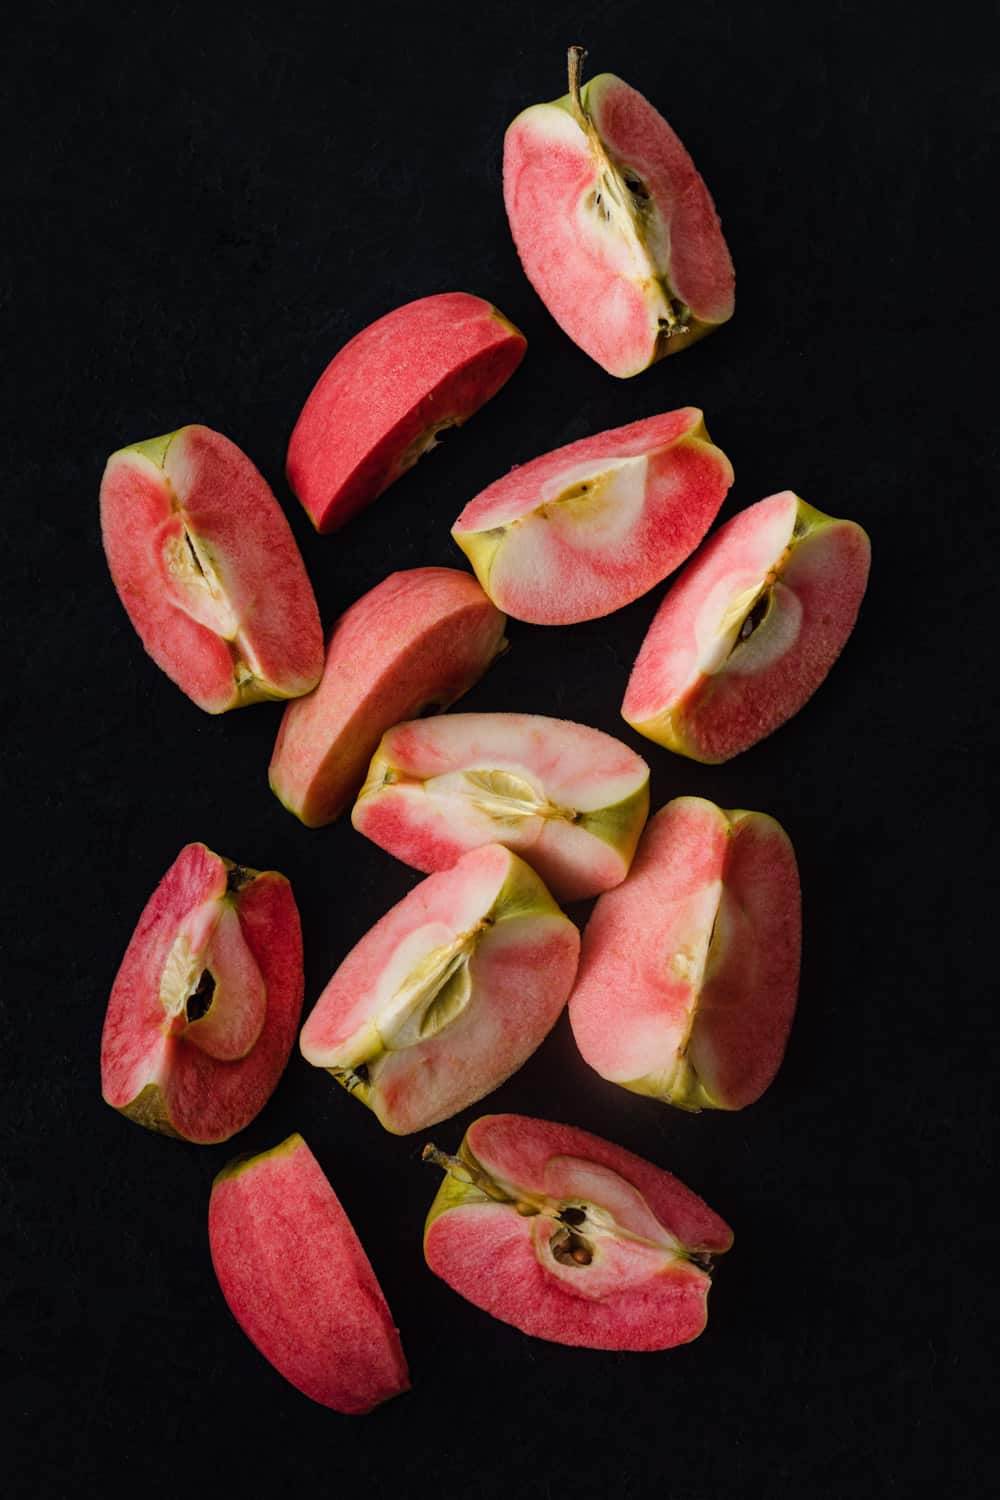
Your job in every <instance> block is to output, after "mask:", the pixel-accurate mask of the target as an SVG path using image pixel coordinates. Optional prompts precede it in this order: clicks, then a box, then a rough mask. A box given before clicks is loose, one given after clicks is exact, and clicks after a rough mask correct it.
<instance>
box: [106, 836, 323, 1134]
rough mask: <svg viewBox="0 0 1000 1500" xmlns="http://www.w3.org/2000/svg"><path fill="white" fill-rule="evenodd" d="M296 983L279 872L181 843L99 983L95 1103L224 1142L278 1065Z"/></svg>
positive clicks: (294, 928) (293, 940)
mask: <svg viewBox="0 0 1000 1500" xmlns="http://www.w3.org/2000/svg"><path fill="white" fill-rule="evenodd" d="M302 990H303V971H302V932H301V927H300V925H299V914H298V910H297V908H296V906H295V900H294V898H293V896H292V890H291V886H290V885H289V884H288V881H287V880H286V879H285V877H284V876H283V875H279V874H277V872H276V871H274V870H268V871H265V872H264V873H259V872H258V871H256V870H249V869H246V868H245V867H244V866H242V865H234V864H233V863H232V861H231V860H226V859H222V858H221V857H220V856H219V855H218V854H213V853H212V851H211V850H210V849H206V848H205V846H204V844H188V845H187V846H186V847H185V848H184V849H182V850H181V852H180V854H179V855H178V856H177V858H176V860H175V861H174V863H173V864H172V865H171V867H170V869H169V870H168V871H167V873H166V875H165V876H164V877H163V879H162V881H161V882H160V884H159V885H158V886H157V888H156V890H155V891H154V892H153V895H152V896H151V897H150V900H149V902H148V903H147V905H146V909H145V911H144V912H143V914H142V916H141V917H140V919H139V924H138V926H137V927H136V930H135V932H134V933H133V935H132V940H131V942H130V943H129V945H128V948H127V950H126V952H125V957H124V958H123V959H122V963H121V967H120V968H119V970H118V975H117V978H116V979H115V983H114V987H113V989H112V991H111V998H110V1000H109V1002H108V1010H107V1015H106V1016H105V1021H104V1032H103V1035H102V1038H101V1087H102V1091H103V1094H104V1098H105V1100H106V1101H107V1103H108V1104H110V1105H112V1106H113V1107H114V1108H115V1109H118V1110H121V1112H122V1113H123V1114H125V1115H127V1116H128V1117H129V1119H132V1120H135V1121H136V1122H137V1123H138V1124H140V1125H146V1126H148V1127H149V1128H150V1129H152V1130H159V1131H162V1132H163V1133H164V1134H166V1135H176V1136H181V1137H183V1138H184V1139H185V1140H189V1141H197V1142H201V1143H208V1142H213V1141H224V1140H228V1138H229V1137H230V1136H231V1135H235V1134H236V1132H237V1131H238V1130H242V1129H243V1127H244V1126H245V1125H248V1124H249V1123H250V1121H251V1120H252V1119H253V1118H254V1116H255V1115H256V1114H257V1113H258V1111H259V1110H261V1109H262V1108H263V1106H264V1104H265V1103H266V1102H267V1100H268V1098H269V1097H270V1095H271V1093H272V1092H273V1090H274V1087H275V1085H276V1084H277V1082H278V1079H279V1078H280V1076H281V1074H282V1071H283V1070H284V1067H285V1064H286V1062H287V1061H288V1054H289V1052H290V1051H291V1046H292V1042H293V1041H294V1039H295V1030H296V1027H297V1026H298V1022H299V1016H300V1013H301V1009H302Z"/></svg>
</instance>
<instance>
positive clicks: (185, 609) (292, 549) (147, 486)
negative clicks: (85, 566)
mask: <svg viewBox="0 0 1000 1500" xmlns="http://www.w3.org/2000/svg"><path fill="white" fill-rule="evenodd" d="M101 531H102V534H103V537H104V551H105V554H106V556H107V559H108V566H109V568H110V569H111V577H112V579H113V580H114V585H115V588H116V589H117V590H118V596H119V598H120V599H121V601H122V603H123V604H124V606H125V609H126V612H127V614H128V617H129V619H130V620H131V621H132V624H133V625H134V626H135V629H136V630H137V632H138V634H139V638H140V640H141V641H142V644H143V645H144V646H145V648H146V650H147V651H148V652H149V654H150V656H151V657H152V658H153V660H154V661H155V662H156V664H157V666H158V667H161V668H162V669H163V671H164V672H166V674H167V676H168V677H170V678H171V679H172V681H174V682H175V683H176V684H177V686H178V687H179V688H180V689H181V690H182V692H185V693H186V694H187V695H188V697H189V698H191V699H192V701H193V702H195V703H197V705H198V707H199V708H203V709H205V711H206V712H207V713H212V714H218V713H223V712H224V711H225V710H226V709H229V708H239V707H242V706H243V705H244V704H247V703H258V702H260V701H261V700H263V699H267V698H297V697H300V696H301V694H303V693H308V692H309V691H310V689H311V688H314V687H315V686H316V683H317V682H318V681H319V675H320V672H321V671H322V669H323V632H322V627H321V625H320V619H319V612H318V610H317V608H316V600H315V598H314V596H313V591H312V585H311V584H310V582H309V579H308V576H307V574H306V570H305V566H304V564H303V562H302V558H301V556H300V554H299V550H298V548H297V546H296V545H295V538H294V537H293V536H292V532H291V529H290V527H289V525H288V522H287V521H286V519H285V516H284V513H283V512H282V510H281V508H280V506H279V505H278V502H277V501H276V500H275V498H274V496H273V495H272V493H271V491H270V489H269V487H268V485H267V483H266V481H265V480H264V478H263V477H262V475H261V474H259V473H258V471H257V470H256V469H255V468H254V466H253V464H252V463H251V462H250V460H249V458H247V456H246V454H245V453H243V452H241V450H240V449H239V448H237V447H236V444H235V443H231V442H230V441H229V439H228V438H226V437H223V436H222V434H221V433H220V432H213V431H212V430H211V429H210V428H208V427H197V426H194V427H182V428H180V430H179V431H178V432H171V433H168V434H167V436H166V437H159V438H152V439H150V441H149V442H146V443H136V444H135V445H134V446H133V447H131V448H123V449H122V450H121V451H120V452H118V453H113V454H112V455H111V457H110V458H109V459H108V463H107V468H106V469H105V471H104V478H103V480H102V481H101Z"/></svg>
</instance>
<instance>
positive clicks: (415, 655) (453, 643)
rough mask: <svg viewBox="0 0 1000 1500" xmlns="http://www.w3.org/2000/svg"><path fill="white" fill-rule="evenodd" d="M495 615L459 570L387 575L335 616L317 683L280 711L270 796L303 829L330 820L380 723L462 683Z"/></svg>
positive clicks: (427, 707) (495, 635)
mask: <svg viewBox="0 0 1000 1500" xmlns="http://www.w3.org/2000/svg"><path fill="white" fill-rule="evenodd" d="M505 623H506V622H505V620H504V617H503V615H502V614H501V613H500V612H499V610H497V609H496V608H495V607H494V606H493V605H492V604H491V603H490V601H489V599H487V597H486V595H485V594H484V593H483V591H482V589H481V588H480V587H479V585H478V584H477V583H476V580H475V579H474V578H471V577H470V576H469V574H468V573H461V572H459V571H457V569H455V568H411V569H409V570H407V571H405V572H402V573H392V574H390V575H389V577H388V578H386V579H384V580H383V582H382V583H380V584H378V585H377V586H376V587H375V588H373V589H371V590H369V592H368V593H367V594H364V595H363V596H362V597H361V598H360V599H358V600H357V602H356V603H354V604H352V605H351V607H350V609H348V610H346V611H345V613H344V614H343V615H341V617H340V619H339V620H338V621H337V623H336V624H335V625H334V627H333V630H332V631H331V633H330V638H329V641H328V643H327V649H326V663H325V666H324V668H323V676H322V679H321V681H320V684H319V687H318V688H317V689H316V691H315V692H314V693H312V694H311V695H310V696H309V697H308V698H304V699H302V700H301V701H300V702H299V703H297V704H289V706H288V709H286V710H285V714H284V717H283V719H282V721H281V728H280V730H279V732H278V738H277V741H276V743H275V747H274V754H273V756H272V758H271V769H270V780H271V788H272V790H273V791H274V793H275V795H276V796H277V797H278V798H279V799H280V800H281V801H282V802H283V803H284V805H285V806H286V807H287V808H288V810H289V811H290V812H293V813H294V814H295V815H296V817H297V818H300V819H301V821H302V822H303V823H305V824H306V825H307V827H309V828H319V827H320V826H322V825H323V824H325V823H330V822H332V821H333V819H334V818H335V817H337V815H338V813H340V812H341V811H342V810H343V808H344V807H345V806H346V804H347V803H348V802H349V801H350V800H351V799H352V798H353V797H354V796H355V794H356V793H357V791H358V789H359V787H360V786H361V783H362V782H363V781H364V779H365V770H366V768H367V766H368V763H369V761H370V760H371V758H372V755H373V754H374V753H375V749H376V747H377V746H378V742H379V740H380V739H381V737H382V735H383V734H384V733H385V731H386V730H387V729H389V728H391V726H392V725H393V724H397V723H399V722H400V721H401V720H403V719H411V718H414V717H417V716H419V715H420V714H421V713H426V712H428V711H430V712H436V711H437V710H438V709H441V708H447V707H448V705H449V704H451V703H454V701H455V700H456V698H460V697H461V696H462V694H463V693H465V692H467V691H468V690H469V688H470V687H472V685H473V683H475V682H476V681H477V680H478V679H479V678H480V677H481V676H482V674H483V673H484V672H485V671H486V668H487V667H488V666H489V664H490V662H491V661H492V660H493V658H494V657H495V656H496V655H497V654H498V652H500V651H502V650H503V648H504V646H505V645H506V641H505V640H504V633H503V632H504V625H505ZM292 709H294V710H296V711H295V712H290V711H289V710H292Z"/></svg>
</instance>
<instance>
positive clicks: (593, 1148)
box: [424, 1115, 733, 1350]
mask: <svg viewBox="0 0 1000 1500" xmlns="http://www.w3.org/2000/svg"><path fill="white" fill-rule="evenodd" d="M425 1156H427V1157H429V1159H430V1160H432V1161H437V1162H438V1163H439V1164H440V1165H445V1164H446V1163H448V1164H449V1167H448V1169H449V1171H450V1172H451V1173H452V1175H450V1176H449V1177H446V1179H445V1182H444V1184H443V1185H442V1187H441V1189H440V1191H439V1193H438V1197H437V1199H436V1200H435V1202H434V1204H433V1205H432V1208H431V1211H430V1214H429V1215H428V1220H427V1226H426V1229H425V1234H424V1254H425V1256H426V1259H427V1264H428V1265H429V1266H430V1268H431V1270H432V1271H433V1272H434V1273H435V1274H436V1275H438V1276H440V1277H441V1278H442V1279H443V1280H444V1281H446V1282H447V1283H448V1285H449V1286H450V1287H451V1288H452V1289H453V1290H454V1291H456V1292H458V1293H459V1295H460V1296H462V1297H465V1298H466V1299H467V1300H468V1301H470V1302H472V1303H473V1304H474V1305H475V1306H476V1307H480V1308H482V1309H483V1310H484V1311H485V1312H488V1313H490V1314H491V1315H492V1316H493V1317H495V1318H499V1319H500V1320H501V1321H502V1322H504V1323H511V1324H513V1326H514V1327H515V1328H519V1329H521V1330H522V1332H524V1333H528V1334H531V1335H533V1336H534V1337H536V1338H543V1339H549V1340H551V1341H553V1342H555V1343H560V1344H574V1345H582V1346H585V1347H588V1348H592V1349H621V1350H652V1349H667V1348H671V1347H673V1346H674V1345H677V1344H683V1343H687V1342H689V1341H690V1340H691V1339H693V1338H696V1337H697V1336H698V1334H699V1333H701V1331H702V1329H703V1328H704V1326H705V1320H706V1301H707V1296H708V1291H709V1287H710V1285H711V1278H710V1276H709V1274H708V1272H707V1270H706V1269H705V1267H706V1266H707V1265H708V1264H709V1263H710V1260H711V1257H712V1256H714V1255H718V1254H722V1253H723V1252H725V1251H726V1250H728V1249H729V1248H730V1246H731V1244H732V1238H733V1237H732V1231H731V1230H730V1229H729V1226H728V1225H727V1224H726V1223H725V1222H724V1221H723V1220H722V1219H720V1218H719V1217H718V1216H717V1215H716V1214H714V1213H712V1211H711V1210H710V1209H709V1208H708V1207H707V1206H706V1205H705V1204H704V1203H703V1202H702V1200H701V1199H700V1198H698V1197H696V1196H695V1194H694V1193H692V1192H690V1191H689V1189H688V1188H686V1187H684V1186H683V1184H682V1183H680V1182H678V1181H677V1179H676V1178H675V1177H672V1176H671V1175H670V1173H669V1172H664V1171H662V1170H661V1169H660V1168H659V1167H654V1166H653V1165H652V1164H651V1163H650V1162H647V1161H643V1160H642V1158H641V1157H638V1156H634V1155H633V1154H632V1153H631V1152H630V1151H625V1150H623V1149H622V1148H621V1147H618V1146H613V1145H612V1144H611V1143H610V1142H609V1141H604V1140H601V1139H600V1138H599V1137H598V1136H593V1135H590V1134H589V1133H588V1132H586V1131H583V1130H577V1129H576V1128H575V1127H573V1126H570V1125H557V1124H553V1123H551V1122H549V1121H545V1120H532V1119H528V1118H526V1117H525V1116H523V1115H487V1116H485V1117H484V1118H482V1119H479V1120H477V1121H476V1122H475V1123H474V1124H473V1125H472V1126H471V1127H470V1129H469V1131H468V1133H467V1135H466V1137H465V1140H464V1141H463V1143H462V1146H461V1148H460V1151H459V1155H458V1157H457V1158H444V1159H442V1158H441V1157H440V1154H439V1153H437V1152H436V1150H435V1149H434V1148H429V1149H428V1151H426V1152H425ZM477 1183H479V1184H483V1185H484V1189H483V1190H481V1189H480V1187H477ZM567 1209H568V1210H570V1214H571V1217H572V1219H573V1220H574V1221H575V1222H574V1224H573V1226H572V1233H573V1236H574V1238H572V1239H570V1241H569V1246H567V1245H566V1237H567V1228H566V1223H567V1221H566V1220H563V1219H562V1218H561V1217H560V1215H561V1214H562V1213H563V1212H565V1211H566V1210H567ZM561 1242H562V1255H561V1256H560V1254H559V1253H558V1252H559V1250H560V1245H561ZM573 1245H575V1246H576V1247H577V1249H578V1251H579V1253H580V1255H581V1256H582V1257H587V1256H589V1257H590V1258H589V1260H588V1259H584V1260H583V1262H582V1263H578V1262H577V1261H575V1260H573V1258H572V1256H571V1255H567V1254H566V1249H567V1248H569V1247H571V1246H573Z"/></svg>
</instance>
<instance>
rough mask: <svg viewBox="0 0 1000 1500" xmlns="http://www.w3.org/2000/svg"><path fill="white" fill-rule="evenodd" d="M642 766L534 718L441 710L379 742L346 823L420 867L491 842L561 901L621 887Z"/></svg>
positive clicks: (644, 785) (624, 750) (610, 746)
mask: <svg viewBox="0 0 1000 1500" xmlns="http://www.w3.org/2000/svg"><path fill="white" fill-rule="evenodd" d="M648 810H649V767H648V766H647V765H646V762H645V761H644V760H642V758H641V757H640V756H638V755H636V754H635V752H634V751H632V750H629V748H628V747H627V746H626V745H623V744H622V743H621V741H620V740H616V739H612V738H611V736H610V735H607V734H602V733H601V732H600V731H599V730H597V729H589V728H587V726H586V725H584V724H572V723H569V722H568V721H567V720H565V719H549V718H544V717H542V716H540V715H538V714H443V715H442V716H441V717H440V718H436V719H420V720H414V721H413V722H411V723H406V724H398V725H397V726H396V727H395V728H394V729H390V730H389V732H388V733H387V734H386V735H384V736H383V738H382V742H381V744H380V745H379V747H378V750H377V751H376V753H375V756H374V758H373V760H372V763H371V765H370V767H369V770H368V779H367V780H366V782H365V784H364V786H363V787H362V789H361V793H360V795H359V797H358V800H357V802H356V803H355V804H354V811H353V813H352V814H351V821H352V822H353V824H354V826H355V828H357V829H358V831H359V832H360V833H363V834H364V835H365V836H366V837H367V838H370V839H372V840H373V842H374V843H376V844H379V845H380V846H381V847H382V848H383V849H387V850H388V851H389V853H390V854H394V855H395V856H396V858H397V859H402V860H405V862H406V863H407V864H408V865H413V866H414V867H415V868H416V869H418V870H445V869H447V868H448V867H449V865H452V864H454V862H455V860H456V859H458V857H459V856H460V855H461V854H464V853H465V852H466V851H467V850H469V849H475V848H478V847H479V846H480V845H481V844H488V843H492V842H494V841H496V842H497V843H502V844H505V845H506V846H507V848H508V849H513V850H514V851H515V853H517V854H519V855H520V856H521V857H522V858H523V859H526V860H527V861H528V863H529V864H530V865H531V866H532V868H533V869H534V870H536V871H537V873H538V874H539V875H540V876H541V877H542V879H543V880H544V881H545V884H546V885H547V886H548V887H549V889H550V890H551V891H552V893H553V895H555V896H556V897H557V899H559V900H564V901H578V900H583V899H585V898H586V897H589V896H596V895H597V894H598V892H600V891H605V890H609V889H610V888H611V887H612V886H614V885H618V884H619V882H620V881H622V880H624V878H625V876H626V874H627V873H628V867H629V864H630V863H631V860H632V855H633V854H634V853H635V846H636V844H637V843H638V840H639V835H640V833H641V832H642V826H643V824H644V823H645V821H646V814H647V812H648Z"/></svg>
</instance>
